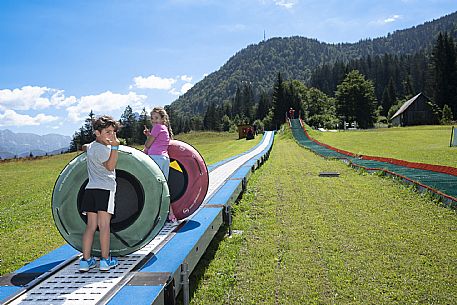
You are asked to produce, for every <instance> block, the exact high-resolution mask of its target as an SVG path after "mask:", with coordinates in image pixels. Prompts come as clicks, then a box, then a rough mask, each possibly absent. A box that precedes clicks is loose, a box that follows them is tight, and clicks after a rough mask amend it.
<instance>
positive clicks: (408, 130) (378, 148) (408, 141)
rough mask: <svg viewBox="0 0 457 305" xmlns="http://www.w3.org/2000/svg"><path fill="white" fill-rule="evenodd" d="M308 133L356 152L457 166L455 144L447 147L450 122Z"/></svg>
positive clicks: (456, 148) (333, 144)
mask: <svg viewBox="0 0 457 305" xmlns="http://www.w3.org/2000/svg"><path fill="white" fill-rule="evenodd" d="M307 130H309V128H308V129H307ZM310 135H311V136H312V137H313V138H315V139H316V140H319V141H320V142H323V143H325V144H329V145H331V146H334V147H336V148H339V149H343V150H347V151H350V152H353V153H356V154H359V155H369V156H378V157H391V158H395V159H401V160H406V161H412V162H421V163H429V164H438V165H447V166H452V167H457V147H449V141H450V137H451V126H414V127H401V128H400V127H397V128H381V129H370V130H360V131H342V132H319V131H313V130H311V131H310Z"/></svg>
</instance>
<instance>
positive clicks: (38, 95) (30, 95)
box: [0, 86, 76, 110]
mask: <svg viewBox="0 0 457 305" xmlns="http://www.w3.org/2000/svg"><path fill="white" fill-rule="evenodd" d="M75 102H76V98H75V97H74V96H71V97H65V94H64V91H63V90H59V89H52V88H47V87H37V86H24V87H22V88H20V89H19V88H16V89H13V90H10V89H3V90H0V110H5V109H14V110H30V109H45V108H49V107H51V106H54V107H57V108H60V107H65V106H68V105H71V104H74V103H75Z"/></svg>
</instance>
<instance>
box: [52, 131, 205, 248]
mask: <svg viewBox="0 0 457 305" xmlns="http://www.w3.org/2000/svg"><path fill="white" fill-rule="evenodd" d="M168 153H169V156H170V173H169V177H168V179H169V181H168V183H167V180H166V179H165V177H164V175H163V173H162V171H161V170H160V168H159V167H158V165H157V164H156V163H155V162H154V161H153V160H152V159H151V158H150V157H149V156H148V155H146V154H144V153H143V152H142V151H139V150H137V149H134V148H131V147H128V146H122V145H121V146H120V147H119V158H118V162H117V165H116V182H117V189H116V198H115V202H116V206H115V213H114V217H113V219H112V221H111V238H110V243H111V254H112V255H113V256H122V255H127V254H130V253H133V252H135V251H137V250H138V249H141V248H142V247H144V246H145V245H146V244H148V243H149V242H150V241H151V240H152V239H153V238H154V237H155V236H156V235H157V234H158V233H159V231H160V230H161V229H162V227H163V226H164V224H165V222H166V219H167V215H168V211H169V207H170V205H171V206H172V207H173V211H174V213H175V215H176V217H177V218H178V219H184V218H186V217H187V216H189V215H191V214H192V213H193V212H195V211H196V210H197V209H198V207H199V206H200V205H201V203H202V202H203V199H204V198H205V195H206V193H207V191H208V185H209V178H208V170H207V167H206V164H205V162H204V160H203V158H202V157H201V155H200V154H199V153H198V151H197V150H196V149H195V148H193V147H192V146H191V145H189V144H187V143H185V142H181V141H177V140H172V141H170V145H169V149H168ZM86 156H87V155H86V154H85V153H83V154H80V155H79V156H77V157H76V158H74V159H73V160H72V161H70V163H69V164H68V165H67V166H66V167H65V168H64V169H63V171H62V172H61V174H60V175H59V177H58V179H57V181H56V184H55V186H54V191H53V194H52V215H53V217H54V222H55V224H56V226H57V229H58V230H59V232H60V234H61V235H62V237H63V238H64V239H65V240H66V241H67V243H68V244H70V245H71V246H73V247H74V248H75V249H77V250H78V251H82V234H83V232H84V229H85V227H86V222H87V217H86V216H83V215H82V214H81V213H80V212H79V207H80V205H81V202H82V198H83V195H84V189H85V186H86V185H87V183H88V182H89V178H88V175H87V166H86ZM92 253H93V254H94V255H96V256H99V255H100V243H99V238H98V231H97V233H96V236H95V237H94V243H93V250H92Z"/></svg>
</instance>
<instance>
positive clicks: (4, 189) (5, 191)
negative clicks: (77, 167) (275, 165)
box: [0, 132, 261, 275]
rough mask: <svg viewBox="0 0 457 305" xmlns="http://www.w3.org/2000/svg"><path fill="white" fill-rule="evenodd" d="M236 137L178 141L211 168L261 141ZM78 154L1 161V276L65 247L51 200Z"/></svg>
mask: <svg viewBox="0 0 457 305" xmlns="http://www.w3.org/2000/svg"><path fill="white" fill-rule="evenodd" d="M237 138H238V135H237V134H234V133H214V132H205V133H189V134H183V135H179V136H178V137H177V139H178V140H182V141H185V142H188V143H190V144H192V145H194V147H195V148H196V149H197V150H198V151H199V152H200V153H201V154H202V156H203V157H204V159H205V162H206V163H207V164H212V163H215V162H217V161H221V160H223V159H225V158H227V157H229V156H232V155H234V154H239V153H241V152H244V151H246V150H248V149H249V148H251V147H253V146H254V145H255V144H257V143H258V142H259V141H260V139H261V137H260V136H259V137H256V139H254V140H251V141H246V140H237ZM76 155H77V154H76V153H70V154H63V155H57V156H51V157H46V158H41V159H35V160H26V159H22V160H20V159H19V160H11V161H6V162H0V177H1V178H0V190H1V191H0V275H3V274H5V273H9V272H12V271H14V270H16V269H18V268H20V267H22V266H23V265H25V264H26V263H28V262H31V261H33V260H35V259H36V258H38V257H40V256H42V255H44V254H46V253H48V252H50V251H51V250H53V249H55V248H57V247H58V246H61V245H63V244H64V243H65V241H64V240H63V239H62V237H61V236H60V234H59V232H58V231H57V229H56V227H55V225H54V221H53V219H52V212H51V197H52V190H53V187H54V183H55V181H56V180H57V177H58V175H59V174H60V172H61V171H62V169H63V168H64V167H65V166H66V165H67V163H68V162H69V161H70V160H71V159H73V158H74V157H75V156H76Z"/></svg>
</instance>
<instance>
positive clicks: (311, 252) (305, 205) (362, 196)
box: [191, 135, 457, 304]
mask: <svg viewBox="0 0 457 305" xmlns="http://www.w3.org/2000/svg"><path fill="white" fill-rule="evenodd" d="M321 171H338V172H340V173H341V176H340V177H339V178H320V177H318V173H319V172H321ZM279 177H281V179H278V178H279ZM234 210H235V212H234V213H235V215H234V223H233V229H234V230H239V231H241V232H242V234H235V235H234V236H233V237H232V238H227V237H225V236H224V235H223V233H220V234H219V242H213V243H212V244H211V248H210V249H209V250H208V253H207V254H206V257H205V258H204V260H203V263H202V264H201V265H200V266H199V269H197V270H196V271H195V272H194V274H193V275H192V277H193V278H192V280H191V283H193V287H192V289H193V290H192V298H191V303H192V304H412V303H420V304H431V303H433V304H453V303H455V302H456V301H457V297H456V295H457V265H456V264H455V257H456V255H457V225H456V223H457V215H456V212H455V211H452V210H450V209H447V208H443V207H441V206H439V205H437V204H434V203H433V202H431V200H430V198H428V197H427V196H426V195H420V194H417V193H415V192H412V191H411V190H410V189H408V188H407V187H405V186H403V185H401V184H398V183H397V182H395V181H392V180H390V179H387V178H380V177H377V176H374V175H367V174H360V173H357V172H355V171H354V170H352V169H350V168H349V167H347V166H346V165H344V164H343V163H341V162H339V161H326V160H324V159H322V158H320V157H317V156H316V155H314V154H313V153H311V152H309V151H307V150H306V149H304V148H300V147H299V146H298V145H296V144H295V143H294V141H293V140H291V139H290V135H289V137H287V136H279V137H277V138H276V140H275V144H274V147H273V150H272V153H271V155H270V159H269V160H268V161H267V162H266V163H265V164H264V165H263V166H262V167H261V168H260V169H259V170H258V171H256V172H255V173H254V174H253V176H252V177H251V179H250V180H249V183H248V187H247V192H246V193H245V194H244V196H243V199H242V200H241V201H240V203H239V204H238V205H236V206H235V207H234Z"/></svg>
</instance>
